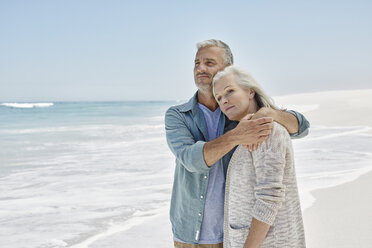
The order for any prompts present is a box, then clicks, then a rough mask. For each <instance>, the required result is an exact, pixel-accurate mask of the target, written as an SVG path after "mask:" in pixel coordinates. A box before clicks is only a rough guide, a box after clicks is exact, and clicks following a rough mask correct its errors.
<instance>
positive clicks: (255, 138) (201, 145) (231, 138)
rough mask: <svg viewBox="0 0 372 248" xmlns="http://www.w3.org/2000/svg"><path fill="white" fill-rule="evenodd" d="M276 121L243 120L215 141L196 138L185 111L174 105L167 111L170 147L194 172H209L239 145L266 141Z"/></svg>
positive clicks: (189, 169) (187, 167)
mask: <svg viewBox="0 0 372 248" xmlns="http://www.w3.org/2000/svg"><path fill="white" fill-rule="evenodd" d="M272 121H273V120H272V118H270V117H265V118H261V119H257V120H254V121H247V120H243V121H241V122H240V123H239V124H238V125H237V126H236V127H235V128H234V129H233V130H231V131H229V132H227V133H226V134H224V135H222V136H220V137H219V138H217V139H215V140H212V141H209V142H205V141H195V138H194V137H193V135H192V133H191V132H190V130H189V128H188V127H187V125H186V124H185V122H184V120H183V117H182V116H181V114H180V113H179V112H178V111H177V110H176V109H174V108H170V109H168V111H167V112H166V114H165V130H166V137H167V143H168V146H169V148H170V149H171V151H172V152H173V154H174V155H175V156H176V158H177V159H178V160H179V161H180V162H181V164H182V165H183V166H184V167H185V168H186V169H187V170H188V171H190V172H205V171H208V170H209V167H210V166H212V165H213V164H215V163H216V162H217V161H218V160H219V159H221V158H222V157H223V156H224V155H226V154H227V153H228V152H229V151H231V149H233V148H234V147H235V146H237V145H239V144H254V143H257V142H260V141H261V142H262V141H263V140H265V139H266V138H267V137H268V135H269V134H270V132H271V129H272V128H273V125H272Z"/></svg>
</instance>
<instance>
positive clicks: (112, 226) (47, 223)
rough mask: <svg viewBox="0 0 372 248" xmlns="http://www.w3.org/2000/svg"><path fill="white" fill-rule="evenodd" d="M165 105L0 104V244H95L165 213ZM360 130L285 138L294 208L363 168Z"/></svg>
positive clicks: (320, 130)
mask: <svg viewBox="0 0 372 248" xmlns="http://www.w3.org/2000/svg"><path fill="white" fill-rule="evenodd" d="M174 104H178V103H177V102H55V103H27V104H25V103H2V104H0V247H11V248H21V247H22V248H23V247H27V248H29V247H32V248H50V247H53V248H59V247H76V248H84V247H98V246H95V243H96V242H99V241H102V240H109V239H110V235H113V234H115V233H116V234H117V233H120V232H122V233H123V235H125V232H126V231H127V230H129V229H130V228H131V227H133V226H134V225H139V224H140V223H144V222H146V221H151V217H152V216H156V215H157V214H159V212H161V211H164V209H167V208H168V207H169V201H170V195H171V187H172V182H173V172H174V156H173V155H172V153H171V152H170V151H169V149H168V147H167V144H166V140H165V131H164V113H165V111H166V109H167V108H168V107H169V106H171V105H174ZM316 107H317V106H315V108H316ZM294 108H295V109H298V110H300V111H301V109H302V112H304V113H305V115H306V111H310V110H312V109H314V106H298V108H296V106H294ZM370 131H371V128H370V127H367V126H351V127H326V126H312V127H311V129H310V134H309V135H308V136H307V137H306V138H304V139H299V140H293V144H294V151H295V160H296V170H297V178H298V186H299V191H300V196H301V203H302V208H303V209H306V208H308V207H309V206H311V204H312V203H313V198H312V196H311V194H310V191H312V190H314V189H318V188H323V187H329V186H333V185H338V184H341V183H344V182H346V181H351V180H353V179H355V178H357V177H358V176H359V175H361V174H363V173H365V172H366V171H369V170H371V169H372V163H371V161H372V152H371V149H370V147H372V135H371V132H370ZM139 220H141V221H139ZM170 231H171V230H169V232H170ZM138 237H140V235H139V236H138ZM153 238H154V239H157V238H158V237H153ZM111 247H113V246H111ZM118 247H119V246H118ZM120 247H125V246H120ZM113 248H115V247H113Z"/></svg>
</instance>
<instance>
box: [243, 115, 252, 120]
mask: <svg viewBox="0 0 372 248" xmlns="http://www.w3.org/2000/svg"><path fill="white" fill-rule="evenodd" d="M253 115H254V114H247V115H246V116H244V117H243V120H250V119H252V116H253Z"/></svg>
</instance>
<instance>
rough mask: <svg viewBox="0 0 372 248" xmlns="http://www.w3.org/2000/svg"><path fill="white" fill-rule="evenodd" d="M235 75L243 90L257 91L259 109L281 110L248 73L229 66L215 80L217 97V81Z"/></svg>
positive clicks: (256, 97)
mask: <svg viewBox="0 0 372 248" xmlns="http://www.w3.org/2000/svg"><path fill="white" fill-rule="evenodd" d="M231 74H232V75H235V76H236V77H237V78H238V81H237V82H236V83H237V84H238V85H239V86H240V87H241V88H242V89H245V90H249V89H253V90H254V91H255V96H254V98H255V100H256V102H257V105H258V107H260V108H261V107H267V108H272V109H277V110H279V108H278V107H277V106H276V105H275V104H274V100H273V99H272V98H271V97H269V96H268V95H267V94H266V93H265V92H264V91H263V89H262V88H261V86H260V85H259V84H258V83H257V82H256V80H254V78H253V77H252V76H251V75H250V74H249V73H248V72H246V71H244V70H242V69H240V68H238V67H236V66H233V65H232V66H228V67H226V68H225V69H224V70H222V71H220V72H218V73H217V74H216V75H215V76H214V78H213V95H215V91H214V85H215V83H216V81H218V80H220V79H221V78H222V77H225V76H227V75H231Z"/></svg>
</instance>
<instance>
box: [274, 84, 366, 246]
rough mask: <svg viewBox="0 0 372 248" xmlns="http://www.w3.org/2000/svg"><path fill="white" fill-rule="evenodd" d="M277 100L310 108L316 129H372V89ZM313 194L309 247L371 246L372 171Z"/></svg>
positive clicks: (308, 220) (308, 223)
mask: <svg viewBox="0 0 372 248" xmlns="http://www.w3.org/2000/svg"><path fill="white" fill-rule="evenodd" d="M275 100H276V102H277V103H279V104H283V106H286V107H288V108H291V106H293V107H296V106H297V107H298V108H299V111H301V106H306V107H307V108H309V106H310V111H306V107H304V108H305V109H304V110H303V111H305V112H306V113H305V115H306V117H307V118H308V120H309V121H310V123H311V125H312V126H329V127H345V126H367V127H372V90H370V89H369V90H353V91H351V90H350V91H333V92H319V93H308V94H298V95H292V96H285V97H277V98H275ZM310 132H311V129H310ZM371 133H372V132H371V129H370V130H368V129H367V130H366V132H365V133H364V135H365V136H370V134H371ZM350 145H351V144H350ZM371 165H372V162H371ZM311 194H312V195H313V196H314V197H315V203H314V204H313V205H312V206H311V207H310V208H308V209H306V210H305V211H304V216H303V217H304V223H305V233H306V244H307V247H308V248H323V247H324V248H326V247H327V248H329V247H337V248H343V247H344V248H346V247H347V248H350V247H358V248H359V247H360V248H363V247H371V245H372V236H371V230H372V212H371V209H372V172H369V173H367V174H364V175H362V176H360V177H358V178H357V179H356V180H354V181H352V182H348V183H345V184H342V185H339V186H335V187H330V188H324V189H319V190H314V191H312V192H311Z"/></svg>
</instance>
